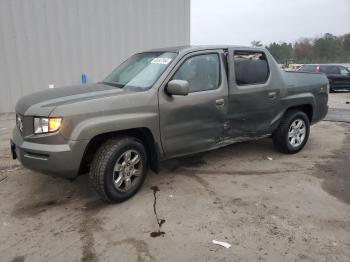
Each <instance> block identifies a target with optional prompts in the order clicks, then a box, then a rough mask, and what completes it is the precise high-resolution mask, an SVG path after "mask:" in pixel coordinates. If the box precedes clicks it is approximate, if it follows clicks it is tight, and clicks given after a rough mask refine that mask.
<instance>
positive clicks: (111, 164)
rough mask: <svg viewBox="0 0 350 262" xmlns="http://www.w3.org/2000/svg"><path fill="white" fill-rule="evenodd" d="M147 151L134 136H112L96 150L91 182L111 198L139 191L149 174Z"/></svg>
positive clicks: (96, 189) (122, 198) (106, 198)
mask: <svg viewBox="0 0 350 262" xmlns="http://www.w3.org/2000/svg"><path fill="white" fill-rule="evenodd" d="M147 169H148V164H147V153H146V150H145V147H144V146H143V144H142V142H141V141H139V140H138V139H136V138H132V137H121V138H119V139H111V140H108V141H107V142H106V143H105V144H103V145H102V146H101V147H100V148H99V149H98V151H97V152H96V154H95V156H94V159H93V161H92V164H91V168H90V174H89V177H90V183H91V185H92V186H93V188H94V189H95V191H96V192H97V193H98V195H99V196H100V197H101V198H102V199H103V200H105V201H108V202H114V203H118V202H122V201H125V200H127V199H129V198H130V197H132V196H133V195H135V194H136V193H137V191H138V190H139V189H140V188H141V186H142V184H143V182H144V180H145V178H146V175H147Z"/></svg>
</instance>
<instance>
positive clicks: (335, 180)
mask: <svg viewBox="0 0 350 262" xmlns="http://www.w3.org/2000/svg"><path fill="white" fill-rule="evenodd" d="M347 126H349V125H347ZM349 127H350V126H349ZM334 155H335V156H336V157H333V158H332V159H331V160H329V161H326V162H325V163H320V164H317V165H316V167H317V171H316V172H314V174H313V175H314V176H316V177H318V178H321V179H323V181H322V189H323V190H324V191H326V192H327V193H329V194H330V195H332V196H334V197H336V198H337V199H339V200H340V201H342V202H345V203H347V204H350V190H349V188H350V175H349V169H350V135H348V136H347V137H346V138H345V140H344V143H343V147H342V148H341V149H340V150H337V151H336V152H334Z"/></svg>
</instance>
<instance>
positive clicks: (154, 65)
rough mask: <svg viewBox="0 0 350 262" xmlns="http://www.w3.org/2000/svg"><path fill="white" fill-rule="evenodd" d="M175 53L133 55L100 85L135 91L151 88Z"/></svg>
mask: <svg viewBox="0 0 350 262" xmlns="http://www.w3.org/2000/svg"><path fill="white" fill-rule="evenodd" d="M175 57H176V53H170V52H148V53H140V54H136V55H133V56H132V57H130V58H129V59H128V60H126V61H125V62H124V63H122V64H121V65H120V66H118V67H117V68H116V69H114V71H113V72H112V73H111V74H110V75H109V76H107V77H106V78H105V79H104V80H103V81H102V83H103V84H107V85H113V86H116V87H119V88H128V89H132V90H136V91H142V90H147V89H149V88H151V87H152V86H153V84H154V83H155V82H156V81H157V79H158V78H159V77H160V75H161V74H162V73H163V72H164V71H165V69H166V68H167V67H168V65H169V64H170V62H171V61H172V60H173V59H174V58H175Z"/></svg>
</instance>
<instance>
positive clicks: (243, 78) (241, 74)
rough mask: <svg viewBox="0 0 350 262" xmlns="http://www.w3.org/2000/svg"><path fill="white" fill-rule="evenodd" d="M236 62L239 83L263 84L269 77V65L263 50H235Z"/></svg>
mask: <svg viewBox="0 0 350 262" xmlns="http://www.w3.org/2000/svg"><path fill="white" fill-rule="evenodd" d="M234 63H235V75H236V82H237V84H238V85H253V84H262V83H265V82H266V81H267V78H268V77H269V65H268V63H267V59H266V55H265V54H264V53H263V52H254V51H235V53H234Z"/></svg>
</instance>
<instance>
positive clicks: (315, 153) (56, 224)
mask: <svg viewBox="0 0 350 262" xmlns="http://www.w3.org/2000/svg"><path fill="white" fill-rule="evenodd" d="M330 96H331V101H330V105H331V107H333V108H341V109H342V112H343V113H344V112H347V109H350V105H349V104H346V101H348V100H349V99H348V98H349V93H336V94H331V95H330ZM333 111H335V112H336V109H333ZM349 112H350V111H349ZM349 116H350V113H349ZM12 119H13V115H11V114H10V115H2V116H1V117H0V201H1V204H0V261H5V262H6V261H16V262H19V261H140V262H142V261H144V262H146V261H317V262H321V261H350V172H349V169H350V124H349V123H345V122H346V121H343V122H334V121H336V120H334V119H332V118H330V119H328V120H329V121H322V122H320V123H318V124H316V125H314V126H313V127H312V129H311V136H310V140H309V142H308V143H307V145H306V147H305V149H304V150H303V151H302V152H300V153H298V154H296V155H283V154H280V153H278V152H276V151H275V150H274V149H273V146H272V143H271V140H270V139H264V140H260V141H253V142H248V143H240V144H235V145H232V146H228V147H225V148H222V149H219V150H215V151H212V152H208V153H205V154H199V155H196V156H192V157H188V158H181V159H176V160H170V161H166V162H164V163H163V164H162V166H161V169H162V170H161V172H160V174H154V173H149V176H148V178H147V180H146V183H145V185H144V187H143V188H142V189H141V191H140V192H139V193H138V194H137V195H136V196H135V197H134V198H132V199H130V200H129V201H127V202H124V203H122V204H119V205H110V204H105V203H103V202H101V201H99V200H98V199H97V197H96V196H95V194H94V192H92V191H91V190H90V188H89V185H88V179H87V176H81V177H79V178H78V179H77V180H76V181H74V182H69V181H67V180H64V179H60V178H53V177H49V176H45V175H41V174H39V173H36V172H33V171H29V170H26V169H24V168H22V167H21V165H20V164H19V163H18V162H16V161H13V160H11V159H10V152H9V138H10V133H11V128H9V127H12V126H13V125H14V121H13V120H12ZM160 221H161V223H158V222H160ZM159 224H161V227H160V226H159ZM159 232H164V234H160V233H159ZM158 235H159V236H158ZM155 236H158V237H155ZM214 239H215V240H219V241H225V242H228V243H230V244H231V245H232V246H231V248H228V249H226V248H224V247H221V246H218V245H214V244H213V243H212V240H214Z"/></svg>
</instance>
